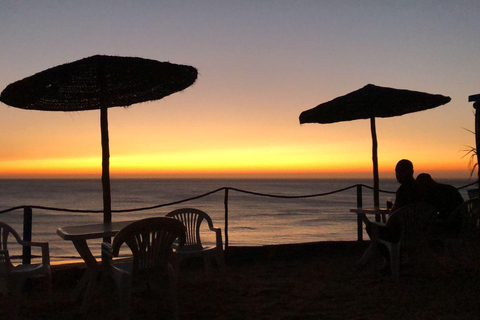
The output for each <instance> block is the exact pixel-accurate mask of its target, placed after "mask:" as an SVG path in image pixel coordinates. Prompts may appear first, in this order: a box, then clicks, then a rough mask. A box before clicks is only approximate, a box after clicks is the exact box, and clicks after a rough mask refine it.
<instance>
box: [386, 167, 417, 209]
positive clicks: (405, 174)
mask: <svg viewBox="0 0 480 320" xmlns="http://www.w3.org/2000/svg"><path fill="white" fill-rule="evenodd" d="M395 176H396V178H397V181H398V182H399V183H400V187H399V188H398V189H397V193H396V195H395V204H394V205H393V207H392V212H394V211H395V210H397V209H398V208H401V207H404V206H406V205H409V204H412V203H415V202H416V201H417V196H416V194H415V178H414V177H413V163H412V162H411V161H410V160H407V159H402V160H400V161H398V163H397V165H396V167H395Z"/></svg>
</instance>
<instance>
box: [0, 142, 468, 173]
mask: <svg viewBox="0 0 480 320" xmlns="http://www.w3.org/2000/svg"><path fill="white" fill-rule="evenodd" d="M359 159H361V160H359ZM396 161H397V160H396V159H395V160H390V161H380V177H381V178H394V168H395V164H396ZM412 161H414V166H415V173H416V174H418V173H421V172H429V173H435V174H434V176H443V177H468V176H469V173H470V172H469V169H468V167H467V166H466V165H465V164H464V163H457V164H455V165H452V164H451V163H448V162H441V161H438V162H432V161H430V162H429V161H426V160H422V159H414V160H412ZM110 174H111V177H112V178H135V177H139V178H148V177H152V178H162V177H164V178H175V177H179V178H182V177H201V178H208V177H212V178H215V177H218V178H237V177H238V178H241V177H247V178H255V177H258V178H268V177H270V178H275V177H279V178H370V177H371V176H372V164H371V161H370V158H369V157H367V156H363V155H362V156H361V157H360V156H359V157H356V158H355V159H352V158H349V157H341V159H336V158H335V157H331V156H325V155H319V154H302V153H301V152H298V150H292V149H290V150H289V149H288V148H287V149H285V150H282V149H280V148H271V149H268V150H262V149H255V148H254V149H248V150H247V149H242V150H241V149H238V150H220V151H205V152H203V153H198V152H191V153H189V152H184V153H170V154H165V155H135V156H130V155H129V156H126V155H125V156H112V157H111V159H110ZM100 176H101V158H100V157H89V158H67V159H20V160H8V161H0V178H27V177H32V178H35V177H38V178H49V177H50V178H62V177H63V178H94V177H100Z"/></svg>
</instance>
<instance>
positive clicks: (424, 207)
mask: <svg viewBox="0 0 480 320" xmlns="http://www.w3.org/2000/svg"><path fill="white" fill-rule="evenodd" d="M437 217H438V214H437V210H436V209H435V208H434V207H432V206H431V205H429V204H426V203H415V204H411V205H408V206H405V207H402V208H400V209H398V210H397V211H395V212H394V213H393V214H392V215H391V217H390V218H389V219H388V224H390V225H392V226H396V227H398V228H400V230H401V241H402V242H404V243H407V242H411V241H415V240H417V239H418V237H423V236H425V235H426V234H427V235H428V234H429V233H430V234H433V233H434V231H433V228H434V227H435V224H434V222H435V220H436V219H437Z"/></svg>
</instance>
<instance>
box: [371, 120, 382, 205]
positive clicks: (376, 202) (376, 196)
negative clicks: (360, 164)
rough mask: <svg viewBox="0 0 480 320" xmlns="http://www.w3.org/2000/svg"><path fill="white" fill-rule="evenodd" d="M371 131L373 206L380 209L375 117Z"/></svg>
mask: <svg viewBox="0 0 480 320" xmlns="http://www.w3.org/2000/svg"><path fill="white" fill-rule="evenodd" d="M370 130H371V131H372V160H373V205H374V207H375V208H380V197H379V193H380V181H379V180H380V179H379V178H378V157H377V129H376V126H375V117H371V118H370Z"/></svg>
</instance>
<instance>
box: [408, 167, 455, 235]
mask: <svg viewBox="0 0 480 320" xmlns="http://www.w3.org/2000/svg"><path fill="white" fill-rule="evenodd" d="M415 190H416V193H417V195H418V197H419V200H420V201H422V202H425V203H428V204H429V205H431V206H433V207H434V208H435V209H437V211H438V217H439V218H440V220H441V223H440V224H439V225H438V229H437V231H438V232H440V233H443V234H444V235H445V236H447V237H449V236H453V237H455V236H456V235H457V234H458V232H459V231H460V227H461V223H462V221H461V217H453V216H452V213H453V212H454V211H455V209H456V208H457V207H458V206H459V205H461V204H462V203H463V197H462V195H461V194H460V192H459V191H458V190H457V188H455V187H454V186H451V185H449V184H443V183H438V182H436V181H435V180H433V179H432V177H431V176H430V175H429V174H428V173H421V174H419V175H418V177H417V180H416V181H415Z"/></svg>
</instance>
